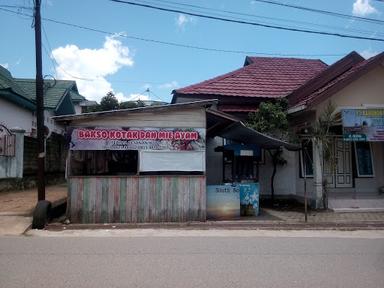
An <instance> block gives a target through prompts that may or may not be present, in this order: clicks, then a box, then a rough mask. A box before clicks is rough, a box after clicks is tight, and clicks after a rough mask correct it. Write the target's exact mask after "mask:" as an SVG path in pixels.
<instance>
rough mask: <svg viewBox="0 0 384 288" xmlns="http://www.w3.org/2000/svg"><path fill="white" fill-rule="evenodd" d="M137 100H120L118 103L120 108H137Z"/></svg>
mask: <svg viewBox="0 0 384 288" xmlns="http://www.w3.org/2000/svg"><path fill="white" fill-rule="evenodd" d="M137 107H138V105H137V102H136V101H125V102H121V103H120V105H119V108H120V109H130V108H137Z"/></svg>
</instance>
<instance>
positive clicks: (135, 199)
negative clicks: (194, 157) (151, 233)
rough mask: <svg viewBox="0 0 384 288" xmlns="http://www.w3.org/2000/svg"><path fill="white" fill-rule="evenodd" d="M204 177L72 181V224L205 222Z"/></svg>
mask: <svg viewBox="0 0 384 288" xmlns="http://www.w3.org/2000/svg"><path fill="white" fill-rule="evenodd" d="M205 185H206V183H205V176H140V177H118V176H117V177H71V178H69V199H68V200H69V201H68V204H69V206H68V209H67V211H68V212H67V213H68V217H69V218H70V219H71V222H73V223H146V222H187V221H205V220H206V190H205V189H206V188H205Z"/></svg>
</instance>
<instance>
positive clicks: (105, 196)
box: [55, 101, 213, 223]
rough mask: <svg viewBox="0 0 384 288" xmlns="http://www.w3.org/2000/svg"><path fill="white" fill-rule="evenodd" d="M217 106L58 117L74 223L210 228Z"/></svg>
mask: <svg viewBox="0 0 384 288" xmlns="http://www.w3.org/2000/svg"><path fill="white" fill-rule="evenodd" d="M212 103H213V101H197V102H191V103H183V104H172V105H164V106H149V107H142V108H134V109H124V110H115V111H105V112H94V113H84V114H79V115H70V116H58V117H56V118H55V120H56V121H59V122H61V123H63V124H64V125H65V126H66V133H67V137H68V143H69V147H68V148H69V153H68V157H67V158H68V160H67V179H68V185H69V188H68V208H67V217H68V218H69V219H70V221H71V222H74V223H113V222H120V223H143V222H185V221H205V220H206V171H205V170H206V168H205V167H206V163H205V161H206V160H205V159H206V157H205V145H206V144H205V143H206V139H205V137H206V135H205V134H206V119H205V115H206V114H205V109H206V107H207V106H210V105H211V104H212Z"/></svg>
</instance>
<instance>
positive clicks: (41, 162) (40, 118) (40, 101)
mask: <svg viewBox="0 0 384 288" xmlns="http://www.w3.org/2000/svg"><path fill="white" fill-rule="evenodd" d="M34 3H35V7H34V21H35V51H36V119H37V150H38V151H37V152H38V155H37V199H38V201H41V200H45V182H44V181H45V180H44V171H45V147H44V146H45V145H44V134H45V133H44V132H45V131H44V91H43V89H44V88H43V84H44V83H43V71H42V70H43V68H42V66H43V64H42V57H41V15H40V4H41V1H40V0H34Z"/></svg>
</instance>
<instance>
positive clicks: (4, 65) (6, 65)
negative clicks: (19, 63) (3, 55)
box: [0, 63, 9, 69]
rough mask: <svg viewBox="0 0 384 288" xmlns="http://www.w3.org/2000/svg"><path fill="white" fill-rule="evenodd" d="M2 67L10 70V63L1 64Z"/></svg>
mask: <svg viewBox="0 0 384 288" xmlns="http://www.w3.org/2000/svg"><path fill="white" fill-rule="evenodd" d="M0 65H1V66H3V67H4V68H5V69H8V68H9V65H8V63H0Z"/></svg>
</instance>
